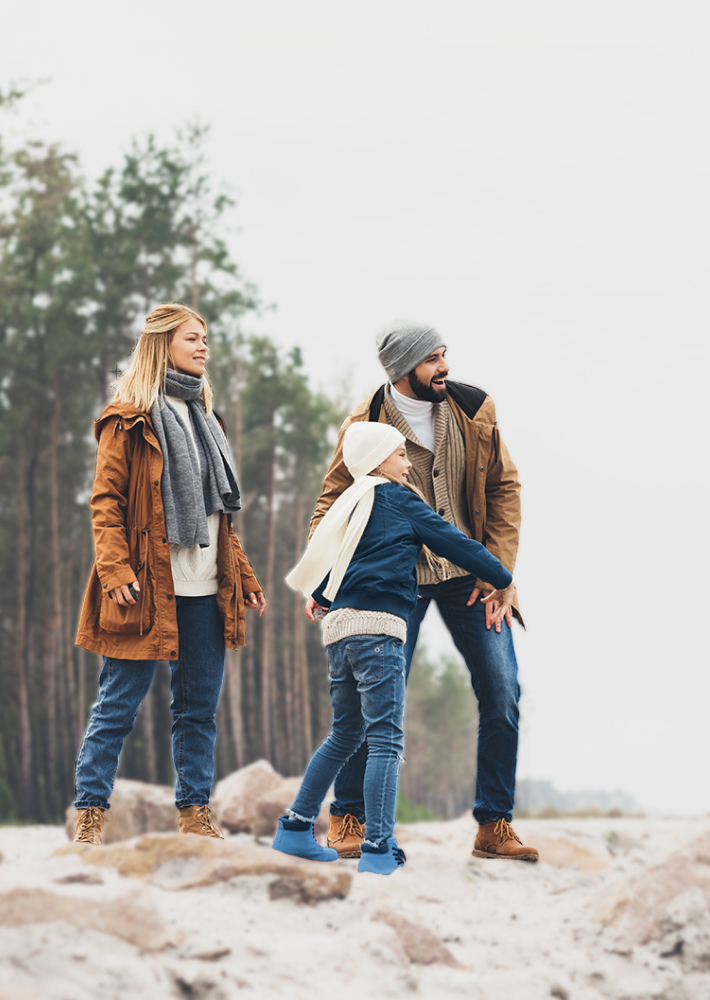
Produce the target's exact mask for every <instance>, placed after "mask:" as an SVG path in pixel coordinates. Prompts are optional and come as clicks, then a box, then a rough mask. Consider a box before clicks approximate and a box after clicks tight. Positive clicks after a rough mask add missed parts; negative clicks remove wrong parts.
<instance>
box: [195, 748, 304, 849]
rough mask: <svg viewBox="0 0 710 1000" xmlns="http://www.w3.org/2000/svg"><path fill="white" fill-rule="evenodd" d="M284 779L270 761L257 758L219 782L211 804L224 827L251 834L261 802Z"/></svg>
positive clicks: (231, 830) (231, 831)
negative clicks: (257, 805)
mask: <svg viewBox="0 0 710 1000" xmlns="http://www.w3.org/2000/svg"><path fill="white" fill-rule="evenodd" d="M283 780H284V779H283V778H282V777H281V775H280V774H278V772H277V771H275V770H274V769H273V767H272V766H271V764H269V762H268V760H255V761H254V763H253V764H248V765H247V766H246V767H242V768H240V769H239V770H238V771H234V772H233V773H232V774H229V775H227V777H226V778H223V779H222V781H219V782H217V785H216V787H215V790H214V794H213V796H212V801H211V805H212V808H213V809H214V812H215V815H216V816H217V819H218V820H219V823H220V825H221V826H222V828H223V829H224V830H228V831H229V832H230V833H250V832H251V831H252V827H253V825H254V820H255V817H256V804H257V802H258V801H259V799H260V798H261V797H262V796H264V795H266V794H267V793H268V792H270V791H271V790H272V789H274V788H276V787H277V786H278V785H280V784H282V782H283ZM289 804H290V803H289Z"/></svg>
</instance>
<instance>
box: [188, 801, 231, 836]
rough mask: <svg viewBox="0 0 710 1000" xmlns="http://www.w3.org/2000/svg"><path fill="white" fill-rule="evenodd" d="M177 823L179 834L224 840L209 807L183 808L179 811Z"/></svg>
mask: <svg viewBox="0 0 710 1000" xmlns="http://www.w3.org/2000/svg"><path fill="white" fill-rule="evenodd" d="M178 822H179V824H180V833H196V834H197V835H198V836H199V837H219V839H220V840H224V834H223V833H222V831H221V830H220V828H219V823H218V822H217V820H216V819H215V818H214V816H213V815H212V810H211V809H210V807H209V806H185V808H184V809H181V810H180V818H179V820H178Z"/></svg>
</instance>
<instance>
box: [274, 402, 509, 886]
mask: <svg viewBox="0 0 710 1000" xmlns="http://www.w3.org/2000/svg"><path fill="white" fill-rule="evenodd" d="M405 444H406V442H405V438H404V435H403V434H401V433H400V432H399V431H398V430H397V428H396V427H392V425H391V424H384V423H379V422H373V423H370V422H367V421H362V422H357V423H354V424H351V425H350V426H349V427H348V429H347V431H346V432H345V437H344V439H343V459H344V460H345V464H346V465H347V467H348V471H349V472H350V474H351V475H352V477H353V480H354V482H353V484H352V486H350V487H349V488H348V489H347V490H346V491H345V492H344V493H342V494H341V495H340V496H339V497H338V499H337V500H336V501H335V503H334V504H333V506H332V507H331V508H330V510H329V511H328V513H327V514H326V515H325V517H324V518H323V520H322V521H321V522H320V524H319V525H318V527H317V528H316V530H315V532H314V534H313V537H312V539H311V542H310V545H309V546H308V549H307V550H306V553H305V555H304V556H303V558H302V560H301V562H300V563H299V564H298V566H297V567H296V568H295V569H294V570H292V572H291V573H290V574H289V576H288V577H287V578H286V579H287V583H289V584H290V585H291V586H292V587H297V588H298V589H299V590H302V591H303V592H304V593H305V594H306V596H308V597H310V596H311V595H312V596H313V598H314V599H315V601H316V602H317V604H318V606H319V607H321V608H326V607H328V608H329V609H330V611H329V613H328V614H327V615H326V616H325V618H324V619H323V641H324V643H325V646H326V649H327V651H328V663H329V666H330V673H329V680H330V695H331V699H332V702H333V728H332V731H331V733H330V736H328V738H327V739H326V740H325V742H324V743H323V744H322V745H321V746H320V748H319V749H318V750H317V751H316V753H315V754H314V755H313V758H312V759H311V762H310V763H309V765H308V769H307V770H306V773H305V775H304V778H303V783H302V785H301V788H300V790H299V792H298V795H297V796H296V799H295V801H294V803H293V805H292V806H291V808H290V809H289V812H288V816H282V817H281V819H280V820H279V826H278V830H277V832H276V836H275V838H274V840H273V845H272V846H273V847H274V848H275V849H276V850H277V851H283V853H285V854H294V855H296V856H297V857H301V858H309V859H311V860H313V861H335V860H337V858H338V852H337V851H336V850H335V849H334V848H332V847H321V846H320V844H318V843H317V842H316V840H315V838H314V835H313V824H314V822H315V819H316V817H317V816H318V813H319V811H320V807H321V804H322V802H323V799H324V797H325V795H326V793H327V791H328V789H329V788H330V786H331V784H332V783H333V781H334V780H335V778H336V776H337V774H338V771H339V770H340V768H341V767H342V766H343V764H344V763H345V762H346V760H348V758H349V757H351V756H352V754H353V753H355V751H356V750H357V749H358V747H359V746H360V744H361V743H362V742H363V740H367V743H368V757H367V768H366V770H365V785H364V791H365V819H366V823H367V840H365V841H364V843H362V844H361V851H362V856H361V858H360V862H359V864H358V871H360V872H372V873H373V874H377V875H391V874H392V873H393V872H395V871H398V870H399V869H400V868H401V867H402V865H403V864H404V862H405V860H406V859H405V857H404V853H403V851H402V850H401V848H400V847H399V845H398V844H397V839H396V837H395V836H394V823H395V806H396V802H397V781H398V775H399V764H400V761H401V760H402V751H403V748H404V729H403V721H402V720H403V715H404V688H405V676H404V672H405V671H404V668H405V662H404V649H403V646H404V643H405V642H406V641H407V619H408V617H409V615H410V614H411V612H412V608H413V607H414V605H415V604H416V601H417V569H416V567H417V562H418V560H419V556H420V554H421V551H422V547H425V551H426V555H427V558H428V559H436V557H437V556H443V557H444V558H446V559H450V560H452V561H453V560H454V559H455V560H456V564H457V565H458V566H462V567H463V568H464V569H466V570H468V571H469V572H470V573H474V574H475V575H476V576H479V577H481V578H482V579H484V580H490V582H491V583H492V584H493V585H494V586H495V587H497V588H499V589H498V590H494V591H493V593H492V594H490V595H489V596H488V597H487V598H485V601H487V602H492V601H499V602H501V607H500V609H499V610H498V611H496V612H495V614H494V616H493V622H494V623H495V622H496V621H500V620H501V618H502V617H503V606H504V604H505V603H507V602H508V600H509V599H510V598H511V597H512V589H513V578H512V576H511V574H510V573H509V572H508V570H507V569H506V568H505V567H504V566H503V565H502V564H501V563H500V562H499V561H498V560H497V559H496V558H495V556H493V555H491V553H490V552H488V551H487V550H486V549H485V547H484V546H483V545H481V544H480V542H476V541H473V540H472V539H470V538H467V537H466V536H465V535H463V534H462V533H461V532H460V531H459V530H458V529H457V528H455V527H454V525H453V524H450V523H449V522H448V521H445V520H444V518H443V517H440V516H439V515H438V514H437V513H436V512H435V511H433V510H432V509H431V507H429V506H428V505H427V503H426V501H425V500H424V498H423V497H422V496H421V494H420V493H419V491H418V490H415V488H414V487H413V486H410V485H409V483H408V482H407V476H408V474H409V470H410V469H411V467H412V466H411V462H410V461H409V459H408V458H407V450H406V447H405ZM324 575H325V579H323V577H324ZM319 583H320V586H318V584H319ZM306 613H307V614H308V610H307V612H306Z"/></svg>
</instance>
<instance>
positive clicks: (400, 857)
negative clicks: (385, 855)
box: [392, 847, 407, 865]
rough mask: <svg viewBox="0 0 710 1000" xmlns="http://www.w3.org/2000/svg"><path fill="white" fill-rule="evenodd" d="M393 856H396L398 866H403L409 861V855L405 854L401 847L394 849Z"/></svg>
mask: <svg viewBox="0 0 710 1000" xmlns="http://www.w3.org/2000/svg"><path fill="white" fill-rule="evenodd" d="M392 854H393V855H394V860H395V861H396V862H397V864H398V865H403V864H404V862H405V861H406V860H407V855H406V854H405V853H404V851H403V850H402V848H401V847H395V848H393V849H392Z"/></svg>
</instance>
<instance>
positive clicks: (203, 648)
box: [74, 594, 224, 809]
mask: <svg viewBox="0 0 710 1000" xmlns="http://www.w3.org/2000/svg"><path fill="white" fill-rule="evenodd" d="M175 600H176V605H177V609H176V610H177V620H178V635H179V641H180V645H179V649H178V658H177V660H171V662H170V687H171V690H172V695H173V701H172V705H171V706H170V707H171V710H172V714H173V729H172V736H173V763H174V765H175V774H176V779H177V780H176V784H175V804H176V805H177V807H178V808H179V809H182V808H184V807H185V806H193V805H196V806H201V805H207V803H208V802H209V800H210V789H211V787H212V778H213V776H214V744H215V739H216V737H217V727H216V724H215V713H216V711H217V703H218V701H219V694H220V691H221V689H222V680H223V677H224V626H223V625H222V617H221V615H220V613H219V610H218V608H217V598H216V596H215V595H214V594H210V595H209V596H207V597H176V599H175ZM157 665H158V662H157V660H118V659H115V658H114V657H110V656H105V657H104V667H103V670H102V671H101V676H100V677H99V698H98V701H97V702H96V704H95V705H94V707H93V708H92V710H91V718H90V719H89V725H88V727H87V730H86V736H85V737H84V742H83V743H82V745H81V750H80V752H79V760H78V762H77V765H76V800H75V803H74V805H75V806H76V808H77V809H87V808H88V807H89V806H98V807H99V808H101V809H107V808H108V800H109V797H110V795H111V792H112V790H113V783H114V779H115V777H116V770H117V768H118V758H119V755H120V753H121V748H122V747H123V741H124V740H125V738H126V736H128V734H129V733H130V731H131V729H133V723H134V722H135V719H136V715H137V714H138V709H139V708H140V706H141V702H142V701H143V699H144V698H145V696H146V694H147V692H148V688H149V687H150V684H151V681H152V680H153V675H154V674H155V668H156V667H157Z"/></svg>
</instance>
